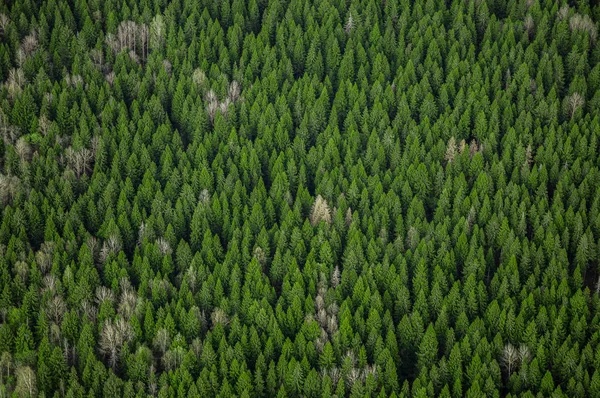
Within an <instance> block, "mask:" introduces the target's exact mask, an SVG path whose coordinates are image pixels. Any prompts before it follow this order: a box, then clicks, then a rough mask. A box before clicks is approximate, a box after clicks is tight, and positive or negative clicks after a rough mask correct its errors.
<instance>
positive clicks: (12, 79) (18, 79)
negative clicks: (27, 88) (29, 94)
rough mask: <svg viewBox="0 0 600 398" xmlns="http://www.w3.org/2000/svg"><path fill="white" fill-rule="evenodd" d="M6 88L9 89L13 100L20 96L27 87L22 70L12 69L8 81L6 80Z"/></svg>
mask: <svg viewBox="0 0 600 398" xmlns="http://www.w3.org/2000/svg"><path fill="white" fill-rule="evenodd" d="M5 84H6V87H7V88H8V94H9V96H10V98H11V99H14V98H15V97H16V96H17V95H18V94H20V93H21V91H23V86H24V85H25V75H24V74H23V71H22V70H21V69H14V68H13V69H11V70H10V71H9V72H8V79H7V80H6V83H5Z"/></svg>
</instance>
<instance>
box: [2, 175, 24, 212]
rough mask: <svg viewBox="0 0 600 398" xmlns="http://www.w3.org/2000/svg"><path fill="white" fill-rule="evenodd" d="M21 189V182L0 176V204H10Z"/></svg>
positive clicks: (13, 178) (9, 176)
mask: <svg viewBox="0 0 600 398" xmlns="http://www.w3.org/2000/svg"><path fill="white" fill-rule="evenodd" d="M20 187H21V180H19V178H18V177H16V176H11V175H8V176H5V175H2V174H0V202H1V203H2V204H3V205H7V204H8V203H10V202H12V201H13V200H14V199H15V197H16V196H17V193H18V192H19V189H20Z"/></svg>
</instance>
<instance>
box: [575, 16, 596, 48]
mask: <svg viewBox="0 0 600 398" xmlns="http://www.w3.org/2000/svg"><path fill="white" fill-rule="evenodd" d="M569 27H570V28H571V30H572V31H575V30H580V31H584V32H587V34H588V36H589V39H590V41H591V42H592V43H595V42H596V37H597V36H598V28H597V27H596V24H595V23H594V21H593V20H592V19H591V18H590V16H589V15H580V14H574V15H573V16H572V17H571V19H569Z"/></svg>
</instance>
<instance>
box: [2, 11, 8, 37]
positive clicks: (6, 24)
mask: <svg viewBox="0 0 600 398" xmlns="http://www.w3.org/2000/svg"><path fill="white" fill-rule="evenodd" d="M9 23H10V18H8V16H6V14H4V13H0V32H2V35H4V32H5V31H6V27H7V26H8V24H9Z"/></svg>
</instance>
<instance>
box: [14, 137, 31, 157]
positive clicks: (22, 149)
mask: <svg viewBox="0 0 600 398" xmlns="http://www.w3.org/2000/svg"><path fill="white" fill-rule="evenodd" d="M15 152H16V153H17V155H19V158H20V159H21V162H28V161H30V160H31V146H30V145H29V143H28V142H27V141H25V139H24V138H23V137H21V138H19V139H18V140H17V143H16V144H15Z"/></svg>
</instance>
